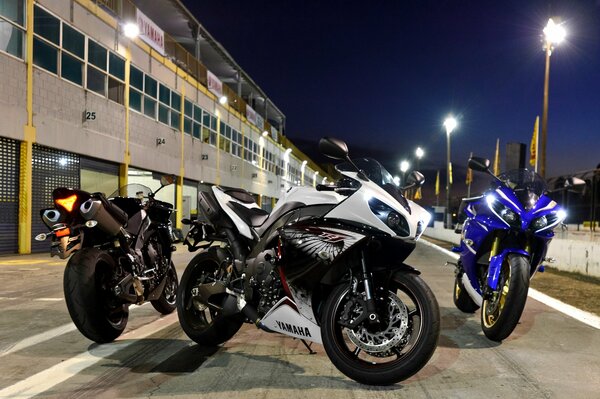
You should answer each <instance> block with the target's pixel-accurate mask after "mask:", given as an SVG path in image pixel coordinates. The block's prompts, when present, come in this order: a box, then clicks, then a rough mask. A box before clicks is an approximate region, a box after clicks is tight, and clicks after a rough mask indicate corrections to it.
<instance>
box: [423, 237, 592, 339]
mask: <svg viewBox="0 0 600 399" xmlns="http://www.w3.org/2000/svg"><path fill="white" fill-rule="evenodd" d="M420 242H422V243H423V244H425V245H427V246H428V247H432V248H435V249H437V250H438V251H440V252H443V253H444V254H446V255H448V256H450V257H452V258H453V259H455V260H458V259H459V258H460V256H459V255H458V254H456V253H454V252H452V251H448V250H447V249H445V248H442V247H440V246H439V245H436V244H434V243H432V242H429V241H427V240H425V239H421V240H420ZM527 295H528V296H529V297H531V298H533V299H535V300H536V301H539V302H541V303H543V304H545V305H546V306H549V307H551V308H552V309H555V310H558V311H559V312H560V313H562V314H564V315H567V316H569V317H571V318H573V319H575V320H577V321H580V322H582V323H584V324H587V325H588V326H591V327H594V328H597V329H599V330H600V317H599V316H597V315H595V314H593V313H590V312H586V311H584V310H581V309H577V308H576V307H574V306H571V305H569V304H566V303H564V302H561V301H559V300H558V299H555V298H552V297H550V296H548V295H546V294H543V293H541V292H539V291H538V290H535V289H533V288H529V292H528V294H527Z"/></svg>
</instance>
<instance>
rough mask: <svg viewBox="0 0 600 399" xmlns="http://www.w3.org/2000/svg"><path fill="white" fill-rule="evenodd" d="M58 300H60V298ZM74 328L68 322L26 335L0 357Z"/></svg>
mask: <svg viewBox="0 0 600 399" xmlns="http://www.w3.org/2000/svg"><path fill="white" fill-rule="evenodd" d="M39 299H43V298H39ZM46 299H50V298H46ZM52 299H54V298H52ZM60 300H62V298H61V299H60ZM148 303H149V302H146V303H144V304H143V305H141V306H138V305H131V306H130V307H129V309H130V310H133V309H135V308H139V307H142V306H144V305H146V304H148ZM76 329H77V327H75V324H73V323H68V324H64V325H62V326H59V327H56V328H53V329H51V330H48V331H44V332H43V333H40V334H36V335H32V336H31V337H27V338H25V339H23V340H21V341H19V342H17V343H15V344H14V345H12V346H10V347H9V348H8V349H7V350H6V351H4V352H0V358H1V357H3V356H6V355H10V354H11V353H14V352H17V351H20V350H23V349H26V348H29V347H30V346H34V345H37V344H41V343H42V342H46V341H49V340H51V339H53V338H56V337H58V336H61V335H63V334H67V333H70V332H71V331H75V330H76ZM127 334H128V333H126V334H123V335H127Z"/></svg>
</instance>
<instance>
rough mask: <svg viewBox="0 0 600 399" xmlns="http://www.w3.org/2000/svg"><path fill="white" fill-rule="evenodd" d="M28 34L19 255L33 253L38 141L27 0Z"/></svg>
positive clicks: (29, 3) (30, 9)
mask: <svg viewBox="0 0 600 399" xmlns="http://www.w3.org/2000/svg"><path fill="white" fill-rule="evenodd" d="M26 12H27V33H26V48H27V52H26V54H25V62H26V64H27V77H26V80H27V89H26V90H27V94H26V108H27V123H26V125H25V126H24V128H23V141H22V142H21V151H20V160H19V162H20V171H21V172H20V176H19V230H18V243H19V253H20V254H28V253H31V215H32V209H31V186H32V183H31V181H32V175H33V170H32V155H33V143H35V140H36V133H37V132H36V129H35V126H33V0H27V11H26Z"/></svg>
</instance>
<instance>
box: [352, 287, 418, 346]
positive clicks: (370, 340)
mask: <svg viewBox="0 0 600 399" xmlns="http://www.w3.org/2000/svg"><path fill="white" fill-rule="evenodd" d="M387 309H388V315H387V317H382V321H381V323H380V325H381V326H382V327H383V328H382V329H380V330H379V331H375V332H373V331H369V327H370V326H368V325H365V323H362V324H361V325H360V326H358V327H357V328H355V329H352V330H351V329H346V333H347V335H348V338H350V341H352V343H353V344H354V345H356V346H357V347H359V348H360V349H362V350H364V351H365V352H368V353H370V354H373V355H374V356H377V355H379V356H381V355H386V354H387V353H389V351H390V350H391V349H392V348H394V347H396V346H398V345H399V344H405V343H406V342H408V339H407V338H408V334H407V332H410V331H409V323H408V309H407V308H406V305H404V303H403V302H402V301H401V300H400V298H398V296H396V294H395V293H393V292H391V291H390V292H389V295H388V303H387Z"/></svg>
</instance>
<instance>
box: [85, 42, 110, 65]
mask: <svg viewBox="0 0 600 399" xmlns="http://www.w3.org/2000/svg"><path fill="white" fill-rule="evenodd" d="M107 53H108V50H106V49H105V48H104V47H102V46H101V45H99V44H98V43H96V42H94V41H93V40H90V39H88V62H89V63H90V64H92V65H95V66H97V67H98V68H99V69H101V70H103V71H106V54H107Z"/></svg>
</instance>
